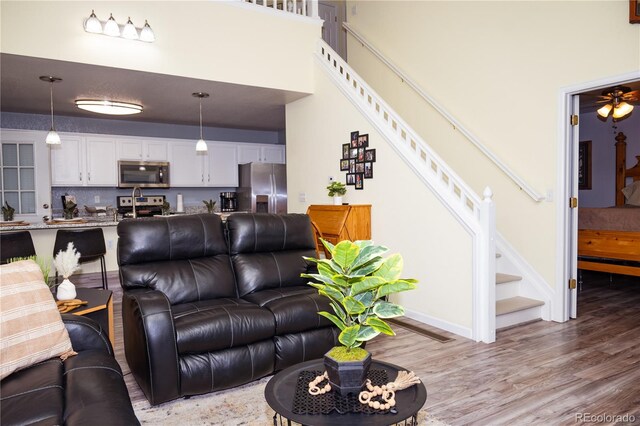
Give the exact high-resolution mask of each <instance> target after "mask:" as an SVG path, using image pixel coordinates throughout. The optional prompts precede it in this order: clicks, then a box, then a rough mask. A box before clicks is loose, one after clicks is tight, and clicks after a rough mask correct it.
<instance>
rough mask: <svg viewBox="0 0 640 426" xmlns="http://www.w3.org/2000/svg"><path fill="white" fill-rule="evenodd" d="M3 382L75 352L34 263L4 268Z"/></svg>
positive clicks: (0, 317) (0, 287)
mask: <svg viewBox="0 0 640 426" xmlns="http://www.w3.org/2000/svg"><path fill="white" fill-rule="evenodd" d="M0 329H2V334H1V335H0V379H3V378H5V377H7V376H8V375H9V374H11V373H12V372H14V371H16V370H19V369H22V368H25V367H28V366H31V365H33V364H36V363H38V362H40V361H44V360H46V359H49V358H52V357H56V356H59V357H60V358H61V359H66V358H67V357H68V356H70V355H74V354H75V352H74V351H73V348H72V347H71V341H70V340H69V334H68V333H67V329H66V328H65V327H64V324H63V323H62V318H61V317H60V312H58V308H57V306H56V302H55V300H54V299H53V295H52V294H51V291H50V290H49V287H48V286H47V285H46V284H45V283H44V279H43V276H42V271H41V270H40V268H39V267H38V265H37V264H36V263H35V262H34V261H33V260H23V261H20V262H14V263H9V264H6V265H2V266H0Z"/></svg>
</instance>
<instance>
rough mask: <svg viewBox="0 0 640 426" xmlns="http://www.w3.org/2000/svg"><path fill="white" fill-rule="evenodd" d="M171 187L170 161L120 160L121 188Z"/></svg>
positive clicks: (119, 177) (119, 184) (119, 183)
mask: <svg viewBox="0 0 640 426" xmlns="http://www.w3.org/2000/svg"><path fill="white" fill-rule="evenodd" d="M134 186H139V187H140V188H169V163H167V162H163V161H118V187H119V188H133V187H134Z"/></svg>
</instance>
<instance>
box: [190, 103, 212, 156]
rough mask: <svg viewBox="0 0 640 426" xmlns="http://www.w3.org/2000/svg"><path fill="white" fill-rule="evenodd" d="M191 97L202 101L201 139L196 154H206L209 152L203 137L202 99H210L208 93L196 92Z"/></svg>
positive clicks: (197, 144)
mask: <svg viewBox="0 0 640 426" xmlns="http://www.w3.org/2000/svg"><path fill="white" fill-rule="evenodd" d="M191 96H193V97H196V98H199V100H200V139H198V143H196V152H206V151H207V150H208V148H207V143H206V142H205V141H204V138H203V137H202V98H208V97H209V94H208V93H203V92H196V93H192V94H191Z"/></svg>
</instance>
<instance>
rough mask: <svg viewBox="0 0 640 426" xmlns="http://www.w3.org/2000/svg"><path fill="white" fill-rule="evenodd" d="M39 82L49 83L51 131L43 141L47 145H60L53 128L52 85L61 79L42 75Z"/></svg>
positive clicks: (57, 135) (58, 136) (58, 137)
mask: <svg viewBox="0 0 640 426" xmlns="http://www.w3.org/2000/svg"><path fill="white" fill-rule="evenodd" d="M40 80H42V81H46V82H47V83H51V87H50V89H51V90H50V92H49V93H50V97H49V99H50V105H51V129H50V130H49V133H47V137H46V139H45V142H46V143H47V144H48V145H60V135H59V134H58V132H56V129H55V127H54V126H53V83H57V82H59V81H62V79H61V78H58V77H52V76H49V75H43V76H40Z"/></svg>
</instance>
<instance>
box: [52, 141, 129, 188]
mask: <svg viewBox="0 0 640 426" xmlns="http://www.w3.org/2000/svg"><path fill="white" fill-rule="evenodd" d="M117 184H118V178H117V157H116V142H115V140H113V139H109V138H101V137H89V136H87V137H79V136H65V137H64V138H63V141H62V143H61V144H60V145H54V146H52V147H51V185H52V186H116V185H117Z"/></svg>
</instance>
